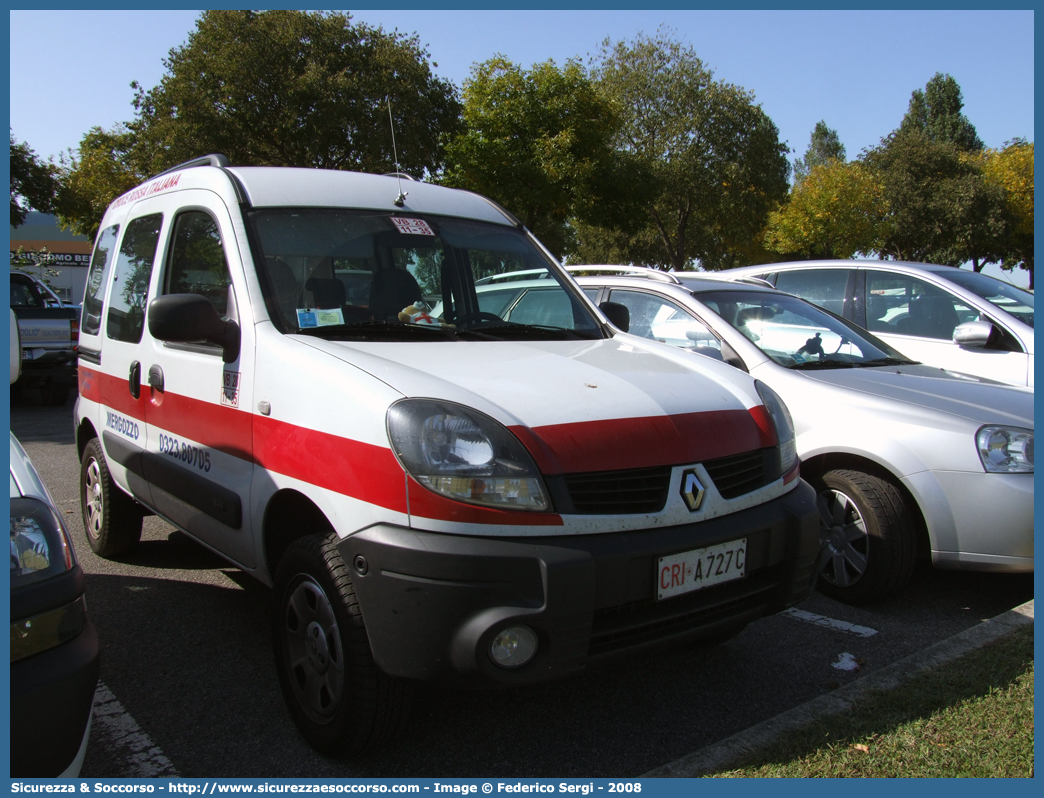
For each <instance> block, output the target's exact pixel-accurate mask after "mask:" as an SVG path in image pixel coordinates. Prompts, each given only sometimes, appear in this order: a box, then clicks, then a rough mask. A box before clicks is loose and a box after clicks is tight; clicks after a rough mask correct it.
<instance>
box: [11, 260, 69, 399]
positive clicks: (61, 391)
mask: <svg viewBox="0 0 1044 798" xmlns="http://www.w3.org/2000/svg"><path fill="white" fill-rule="evenodd" d="M10 278H11V309H12V310H14V312H15V315H16V316H17V317H18V329H19V334H20V336H21V341H22V347H21V359H22V376H21V378H20V379H19V380H18V385H19V386H20V387H34V388H39V389H40V392H41V393H42V394H43V398H44V401H45V402H46V403H47V404H50V405H56V406H60V405H64V404H65V403H66V402H67V401H68V400H69V393H70V391H71V390H72V387H73V386H74V385H75V384H76V345H77V343H78V342H79V333H80V310H79V308H76V307H70V306H63V305H62V303H61V300H60V299H58V297H57V296H56V295H55V294H54V292H53V291H51V289H50V288H48V287H47V285H46V284H45V283H43V282H41V281H40V280H39V279H37V278H36V277H34V276H32V275H29V274H25V273H23V272H17V271H15V272H11V276H10Z"/></svg>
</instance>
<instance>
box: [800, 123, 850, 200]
mask: <svg viewBox="0 0 1044 798" xmlns="http://www.w3.org/2000/svg"><path fill="white" fill-rule="evenodd" d="M844 160H845V145H844V144H842V143H841V139H840V138H839V137H838V135H837V131H836V130H833V129H831V128H829V127H827V124H826V122H824V121H822V120H821V121H819V122H816V126H815V128H814V129H813V130H812V137H811V139H810V140H809V143H808V149H807V150H805V155H804V157H802V158H797V159H795V161H794V185H795V186H796V185H797V184H798V183H800V182H801V181H802V180H804V179H805V177H806V176H807V175H808V173H809V172H810V171H811V170H812V167H813V166H826V165H827V164H828V163H830V162H831V161H841V162H842V163H843V162H844Z"/></svg>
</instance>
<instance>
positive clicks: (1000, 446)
mask: <svg viewBox="0 0 1044 798" xmlns="http://www.w3.org/2000/svg"><path fill="white" fill-rule="evenodd" d="M975 443H976V445H977V446H978V449H979V459H981V460H982V465H983V467H984V468H985V469H986V470H987V471H991V472H994V473H999V474H1032V473H1033V430H1031V429H1021V428H1020V427H983V428H982V429H980V430H979V432H978V433H977V434H976V436H975Z"/></svg>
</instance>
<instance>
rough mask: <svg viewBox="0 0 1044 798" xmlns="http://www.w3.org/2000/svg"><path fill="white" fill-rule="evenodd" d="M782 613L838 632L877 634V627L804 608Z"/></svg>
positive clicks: (858, 634) (859, 634) (870, 635)
mask: <svg viewBox="0 0 1044 798" xmlns="http://www.w3.org/2000/svg"><path fill="white" fill-rule="evenodd" d="M780 614H781V615H789V616H790V617H791V618H796V619H797V620H799V621H805V622H806V623H814V624H815V625H816V626H825V627H826V628H827V629H834V630H836V631H838V632H847V633H848V634H853V635H857V636H859V637H873V636H874V635H875V634H877V630H876V629H871V628H870V627H868V626H856V625H855V624H854V623H849V622H848V621H839V620H836V619H834V618H827V617H826V616H825V615H816V614H815V613H813V612H805V611H804V610H798V609H794V608H791V609H789V610H784V611H783V612H782V613H780Z"/></svg>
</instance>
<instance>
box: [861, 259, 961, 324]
mask: <svg viewBox="0 0 1044 798" xmlns="http://www.w3.org/2000/svg"><path fill="white" fill-rule="evenodd" d="M866 297H867V302H866V328H867V329H868V330H870V332H876V333H885V334H889V333H891V334H895V335H913V336H916V337H918V338H936V339H939V340H943V341H949V340H951V339H952V338H953V331H954V328H956V327H957V325H958V324H963V323H964V322H967V321H978V320H979V312H978V311H977V310H976V309H975V308H971V307H968V305H966V304H965V303H964V301H963V300H962V299H960V298H959V297H957V296H955V295H953V294H951V293H949V292H947V291H943V290H942V289H941V288H937V287H936V286H934V285H930V284H929V283H926V282H924V281H923V280H918V279H917V278H916V277H910V276H908V275H905V274H898V273H895V272H883V271H869V272H867V275H866Z"/></svg>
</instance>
